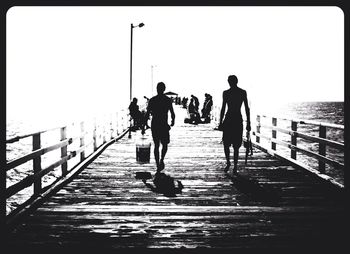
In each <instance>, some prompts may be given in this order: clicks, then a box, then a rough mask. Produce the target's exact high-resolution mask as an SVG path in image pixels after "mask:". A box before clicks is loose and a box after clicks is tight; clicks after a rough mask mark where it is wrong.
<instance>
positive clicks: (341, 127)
mask: <svg viewBox="0 0 350 254" xmlns="http://www.w3.org/2000/svg"><path fill="white" fill-rule="evenodd" d="M255 115H260V116H262V117H265V118H276V119H279V120H284V121H293V122H296V123H298V124H310V125H314V126H324V127H329V128H333V129H339V130H344V125H342V124H335V123H327V122H320V121H313V120H305V119H300V118H286V117H281V116H274V115H269V114H259V113H255Z"/></svg>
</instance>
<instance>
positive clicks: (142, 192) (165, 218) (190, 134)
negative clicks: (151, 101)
mask: <svg viewBox="0 0 350 254" xmlns="http://www.w3.org/2000/svg"><path fill="white" fill-rule="evenodd" d="M184 117H185V110H183V109H181V108H179V107H176V125H175V126H174V127H173V128H172V129H171V134H170V135H171V137H170V140H171V142H170V144H169V150H168V153H167V156H166V159H165V165H166V166H165V170H164V173H166V174H168V175H170V176H172V177H174V178H175V179H176V180H180V181H181V182H182V184H183V185H184V188H183V190H182V193H180V194H177V195H176V196H175V197H169V196H166V195H164V194H162V193H157V192H154V191H152V190H151V189H150V188H149V187H148V186H146V185H145V184H144V183H143V182H142V181H141V180H139V179H136V178H135V174H136V172H139V171H148V172H151V173H152V175H154V173H155V163H154V159H153V144H152V149H151V161H150V163H146V164H140V163H137V162H136V151H135V150H136V149H135V142H137V139H138V138H139V137H140V135H141V134H140V131H137V132H132V138H131V139H129V138H128V137H127V135H125V136H124V137H123V138H121V139H120V140H118V141H116V142H113V143H112V144H110V145H109V146H108V147H106V149H105V150H104V151H103V152H102V153H101V154H100V155H99V156H98V157H97V158H96V159H94V160H93V161H92V162H91V163H88V164H87V165H86V166H85V167H84V168H82V169H81V172H80V173H79V174H76V175H75V176H74V177H72V178H71V179H69V182H68V183H66V184H64V185H62V186H63V187H62V188H60V189H59V190H57V191H56V193H54V194H53V195H51V194H50V197H48V198H46V199H45V200H44V201H42V203H41V205H40V206H39V207H37V208H36V209H35V210H34V211H33V212H31V213H30V214H29V215H28V216H25V219H22V220H20V222H18V224H16V226H14V227H13V228H11V230H10V232H9V233H8V239H7V245H8V247H9V248H12V249H16V248H21V249H22V248H26V249H27V250H29V249H30V248H32V249H36V248H39V249H41V248H43V249H47V248H67V249H71V248H77V249H80V250H81V249H86V250H91V249H96V250H97V249H98V250H101V249H114V248H116V249H118V248H163V247H166V248H181V247H184V248H248V249H249V248H288V249H310V250H319V249H324V248H329V249H332V250H338V249H341V248H342V247H343V246H344V245H345V235H344V229H345V199H344V195H343V194H344V193H343V192H344V190H343V189H342V188H339V187H337V186H333V185H332V184H331V183H330V182H327V181H324V180H323V179H321V178H319V177H317V176H314V175H312V174H310V173H309V172H306V171H305V170H303V169H301V168H300V167H296V166H294V165H292V164H291V163H290V162H288V161H286V160H280V159H277V158H276V157H273V156H271V155H269V154H268V153H265V152H263V151H261V150H259V149H257V148H254V154H253V156H251V157H249V159H248V163H247V164H246V165H245V164H244V152H245V149H244V148H243V147H242V148H241V150H240V159H239V170H238V175H232V173H231V172H229V173H224V171H223V168H224V167H225V159H224V152H223V145H222V143H221V135H222V133H221V132H220V131H215V130H214V129H213V125H210V124H199V125H191V124H185V123H184V122H183V118H184ZM146 136H148V137H149V138H151V137H150V130H147V131H146ZM148 182H149V183H151V182H152V181H151V180H148Z"/></svg>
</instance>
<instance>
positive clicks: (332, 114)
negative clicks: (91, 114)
mask: <svg viewBox="0 0 350 254" xmlns="http://www.w3.org/2000/svg"><path fill="white" fill-rule="evenodd" d="M214 103H215V102H214ZM254 106H255V105H254V104H253V106H252V107H251V121H252V130H253V131H255V126H254V121H255V115H256V114H257V113H259V114H265V115H272V116H275V117H280V118H287V119H301V120H312V121H316V122H324V123H332V124H340V125H344V102H301V103H300V102H298V103H285V104H280V105H278V106H276V105H275V106H273V107H272V106H268V105H264V106H259V107H254ZM257 109H259V110H257ZM219 110H220V109H219V107H215V109H214V110H213V114H214V115H216V116H218V113H219ZM244 114H245V113H244V109H242V115H243V116H244ZM120 116H121V114H119V117H120ZM216 119H218V117H216ZM116 120H117V121H119V122H122V124H120V125H119V126H118V129H119V131H121V130H122V129H124V128H125V127H126V125H127V122H125V119H124V123H123V120H122V119H120V118H119V119H116ZM101 121H102V122H103V120H101ZM264 121H267V122H266V124H269V125H270V124H271V118H266V119H264V118H262V123H264ZM90 123H91V121H90ZM54 124H56V123H46V125H43V124H42V123H41V124H39V123H35V122H26V121H18V120H17V121H9V122H7V130H6V134H7V139H9V138H12V137H15V136H18V135H23V134H28V133H32V132H35V131H39V130H43V129H46V128H52V127H56V126H55V125H54ZM277 126H278V127H282V128H287V129H290V121H283V120H278V122H277ZM328 129H329V128H328ZM69 130H70V131H69V132H68V136H70V135H73V136H74V135H76V134H77V133H79V125H78V124H74V123H72V125H71V126H70V127H69ZM298 131H301V132H303V133H305V134H309V135H313V136H318V127H317V126H313V125H299V126H298ZM262 134H266V135H267V136H271V130H268V131H265V133H264V130H263V129H262ZM59 135H60V134H59V131H52V132H49V133H47V134H44V135H43V136H42V146H46V145H52V144H53V143H55V142H57V141H58V140H59ZM327 138H329V139H331V140H334V141H337V142H344V131H342V130H332V129H329V130H328V131H327ZM278 139H282V140H284V141H290V137H289V136H288V135H283V134H280V133H278ZM87 142H88V141H87ZM267 145H269V144H267ZM72 146H73V147H74V146H79V144H74V143H73V144H72ZM298 146H301V147H305V148H308V149H310V150H311V151H314V152H316V153H317V152H318V144H317V143H313V142H303V141H301V140H300V141H299V140H298ZM31 150H32V140H31V138H26V139H23V140H20V141H19V142H16V143H14V144H7V145H6V159H7V161H11V160H13V159H16V158H19V157H21V156H23V155H25V154H27V153H29V152H31ZM277 150H278V151H279V152H281V153H284V154H286V155H287V156H288V155H289V154H290V151H289V150H287V149H285V148H284V147H282V146H279V145H277ZM327 155H328V156H329V157H330V158H332V159H334V160H336V161H338V162H340V163H344V152H340V151H338V150H336V149H332V148H327ZM59 157H60V154H59V150H57V151H54V152H50V153H49V154H48V155H45V156H43V158H42V164H43V168H44V167H45V165H49V164H50V163H51V162H52V161H53V160H57V159H59ZM297 157H298V160H300V161H301V162H303V163H305V164H306V165H308V166H310V167H313V168H317V165H318V162H317V160H315V159H310V157H306V156H304V155H302V154H301V153H299V152H298V154H297ZM74 159H75V160H76V159H77V158H73V159H72V161H69V165H68V168H71V167H72V166H73V165H74V164H75V163H77V161H74ZM32 168H33V165H32V162H31V161H29V162H27V163H25V164H23V165H21V166H19V167H16V168H15V169H12V170H9V171H8V172H7V186H11V185H12V184H14V183H16V182H18V181H20V180H21V179H23V178H25V177H26V176H28V175H30V174H32V172H33V170H32ZM326 174H327V175H329V176H331V177H333V178H334V179H335V180H336V181H338V182H339V183H342V184H343V183H344V172H343V171H342V170H338V169H336V168H334V167H330V166H327V167H326ZM57 176H60V168H57V169H56V170H54V171H52V172H51V173H50V174H48V175H47V176H45V178H44V179H43V182H44V186H45V185H48V184H50V183H51V182H53V181H54V179H56V177H57ZM32 192H33V188H32V187H28V188H26V189H24V190H23V191H21V192H19V193H18V194H16V195H14V196H12V197H11V198H9V199H8V200H7V213H9V212H10V211H12V210H13V209H15V208H16V207H17V206H18V205H19V204H21V203H22V202H24V201H25V200H26V199H28V198H29V197H30V196H31V195H32Z"/></svg>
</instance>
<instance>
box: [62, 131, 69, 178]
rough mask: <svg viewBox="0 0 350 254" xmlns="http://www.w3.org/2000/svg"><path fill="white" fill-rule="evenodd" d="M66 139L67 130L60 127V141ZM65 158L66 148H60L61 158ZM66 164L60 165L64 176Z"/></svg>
mask: <svg viewBox="0 0 350 254" xmlns="http://www.w3.org/2000/svg"><path fill="white" fill-rule="evenodd" d="M66 138H67V128H66V127H62V128H61V141H62V140H65V139H66ZM66 156H67V146H64V147H61V158H64V157H66ZM67 165H68V164H67V162H64V163H63V164H62V165H61V169H62V175H66V174H67V168H68V166H67Z"/></svg>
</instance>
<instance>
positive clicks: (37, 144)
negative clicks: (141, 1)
mask: <svg viewBox="0 0 350 254" xmlns="http://www.w3.org/2000/svg"><path fill="white" fill-rule="evenodd" d="M40 148H41V140H40V133H38V134H35V135H33V151H35V150H38V149H40ZM33 171H34V174H36V173H39V172H40V171H41V156H38V157H36V158H34V159H33ZM41 189H42V185H41V177H39V178H38V179H36V180H35V181H34V195H38V194H40V192H41Z"/></svg>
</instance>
